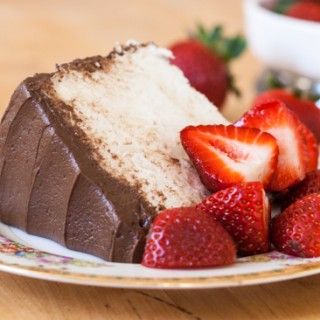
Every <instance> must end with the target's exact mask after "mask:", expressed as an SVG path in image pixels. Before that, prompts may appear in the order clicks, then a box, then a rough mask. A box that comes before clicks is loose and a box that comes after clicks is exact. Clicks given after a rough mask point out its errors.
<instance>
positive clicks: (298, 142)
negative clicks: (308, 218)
mask: <svg viewBox="0 0 320 320" xmlns="http://www.w3.org/2000/svg"><path fill="white" fill-rule="evenodd" d="M235 125H236V126H240V127H251V128H258V129H260V130H262V131H265V132H268V133H270V134H271V135H273V136H274V137H275V138H276V139H277V143H278V146H279V160H278V165H277V169H276V172H275V175H274V177H273V179H272V182H271V185H270V189H271V190H272V191H281V190H284V189H286V188H288V187H290V186H292V185H293V184H295V183H297V182H299V181H301V180H303V179H304V177H305V175H306V173H307V172H309V171H312V170H315V168H316V166H317V159H318V148H317V142H316V138H315V137H314V135H313V134H312V132H311V131H310V130H309V129H308V128H307V127H306V126H305V125H304V124H303V123H302V122H301V121H300V120H299V119H298V118H297V117H296V116H295V115H294V114H293V113H292V112H291V111H290V110H289V109H288V108H287V107H286V106H285V104H284V103H283V102H281V101H279V100H273V101H269V102H266V103H263V104H260V105H257V106H255V107H253V108H252V109H251V110H249V111H248V112H247V113H246V114H244V116H243V117H242V118H241V119H240V120H239V121H238V122H237V123H236V124H235Z"/></svg>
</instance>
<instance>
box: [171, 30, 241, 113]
mask: <svg viewBox="0 0 320 320" xmlns="http://www.w3.org/2000/svg"><path fill="white" fill-rule="evenodd" d="M245 48H246V42H245V39H244V38H243V37H242V36H239V35H237V36H235V37H231V38H227V37H225V36H224V34H223V29H222V27H221V26H217V27H214V28H213V29H211V30H206V29H205V28H204V27H203V26H199V27H198V29H197V31H196V33H195V34H194V35H192V37H191V38H189V39H185V40H181V41H178V42H175V43H173V44H172V45H171V46H170V47H169V49H170V50H171V51H172V52H173V54H174V58H173V59H172V63H173V64H175V65H176V66H178V67H179V68H180V69H181V70H182V72H183V73H184V75H185V76H186V78H187V79H188V80H189V81H190V84H191V85H192V86H193V87H194V88H195V89H197V90H198V91H200V92H201V93H203V94H204V95H205V96H206V97H207V98H208V99H209V100H210V101H211V102H212V103H214V104H215V105H216V106H217V107H218V108H221V107H222V105H223V103H224V101H225V99H226V96H227V94H228V92H229V91H231V92H233V93H235V94H236V95H240V92H239V90H238V89H237V88H236V86H235V84H234V79H233V77H232V75H231V73H230V69H229V65H230V62H231V61H232V60H233V59H235V58H237V57H239V56H240V55H241V54H242V52H243V51H244V49H245Z"/></svg>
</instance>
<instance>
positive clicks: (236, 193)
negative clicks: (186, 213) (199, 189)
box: [197, 182, 270, 256]
mask: <svg viewBox="0 0 320 320" xmlns="http://www.w3.org/2000/svg"><path fill="white" fill-rule="evenodd" d="M197 208H198V209H200V210H202V211H204V212H206V213H208V214H209V215H211V216H212V217H213V218H214V219H216V220H217V221H219V222H220V223H221V224H222V225H223V227H224V228H225V229H226V230H227V231H228V232H229V233H230V235H231V236H232V237H233V239H234V241H235V243H236V245H237V249H238V253H239V254H240V255H245V256H248V255H254V254H259V253H264V252H268V251H269V249H270V243H269V222H270V206H269V201H268V198H267V196H266V194H265V191H264V189H263V185H262V183H260V182H248V183H241V184H236V185H234V186H232V187H230V188H227V189H224V190H221V191H219V192H217V193H214V194H213V195H211V196H209V197H208V198H206V199H204V200H203V201H202V203H200V204H199V205H198V206H197Z"/></svg>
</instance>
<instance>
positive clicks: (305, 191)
mask: <svg viewBox="0 0 320 320" xmlns="http://www.w3.org/2000/svg"><path fill="white" fill-rule="evenodd" d="M311 193H320V170H315V171H312V172H309V173H308V174H307V175H306V177H305V178H304V180H302V181H301V182H300V183H298V184H297V185H295V186H294V187H293V188H291V189H290V190H289V192H288V193H287V194H286V195H285V197H284V199H282V201H281V204H282V207H283V208H286V207H288V206H289V205H290V204H292V203H294V202H296V201H297V200H298V199H301V198H304V197H305V196H307V195H309V194H311Z"/></svg>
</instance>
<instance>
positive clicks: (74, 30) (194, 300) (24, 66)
mask: <svg viewBox="0 0 320 320" xmlns="http://www.w3.org/2000/svg"><path fill="white" fill-rule="evenodd" d="M198 21H202V22H204V23H206V24H208V25H210V24H213V23H223V24H225V25H226V29H227V31H228V32H236V31H241V30H243V19H242V10H241V1H240V0H223V1H221V0H101V1H99V0H90V1H87V0H65V1H62V0H55V1H49V0H42V1H41V0H38V1H36V0H20V1H19V0H0V84H1V86H0V92H1V95H0V111H1V112H2V111H3V110H4V108H5V107H6V105H7V103H8V100H9V97H10V95H11V93H12V92H13V90H14V88H15V87H16V86H17V85H18V83H19V82H20V81H21V80H22V79H24V78H25V77H26V76H28V75H31V74H33V73H35V72H44V71H52V70H53V66H54V65H55V63H61V62H66V61H69V60H71V59H73V58H75V57H84V56H88V55H95V54H104V53H107V52H108V51H109V50H110V48H111V47H112V45H113V44H114V43H115V42H116V41H125V40H126V39H131V38H135V39H138V40H142V41H143V40H154V41H156V42H157V43H159V44H161V45H166V44H168V43H170V42H171V41H173V40H174V39H178V38H180V37H182V36H183V35H184V33H185V32H186V31H187V30H189V29H190V28H192V26H193V25H194V23H195V22H198ZM261 68H262V67H261V65H260V64H259V63H258V61H257V60H255V58H254V57H253V56H252V55H251V54H250V53H249V52H248V53H246V54H245V55H244V56H243V57H242V58H241V59H240V60H239V61H237V62H236V63H235V64H234V66H233V70H234V72H235V74H236V76H237V79H238V83H239V86H240V88H241V89H242V91H243V93H244V95H243V98H242V99H241V100H235V99H234V98H230V99H229V100H228V103H227V105H226V107H225V109H224V113H225V115H226V116H227V117H228V118H230V119H236V118H237V117H238V116H239V115H240V114H241V113H242V111H243V110H244V109H246V108H247V107H248V106H249V103H250V101H251V99H252V97H253V94H254V90H253V88H254V79H255V77H256V76H257V75H258V73H259V71H260V70H261ZM318 299H320V276H313V277H308V278H304V279H299V280H293V281H287V282H281V283H275V284H268V285H261V286H251V287H242V288H233V289H219V290H196V291H182V290H179V291H165V290H163V291H152V290H120V289H104V288H94V287H81V286H75V285H67V284H60V283H52V282H46V281H40V280H33V279H28V278H23V277H18V276H13V275H10V274H5V273H0V319H1V320H4V319H24V320H27V319H41V320H46V319H76V320H81V319H121V320H123V319H137V320H139V319H140V320H141V319H143V320H145V319H147V320H152V319H168V320H175V319H197V320H199V319H202V320H204V319H210V320H213V319H227V320H229V319H230V320H231V319H232V320H237V319H257V320H259V319H320V303H319V300H318Z"/></svg>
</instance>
